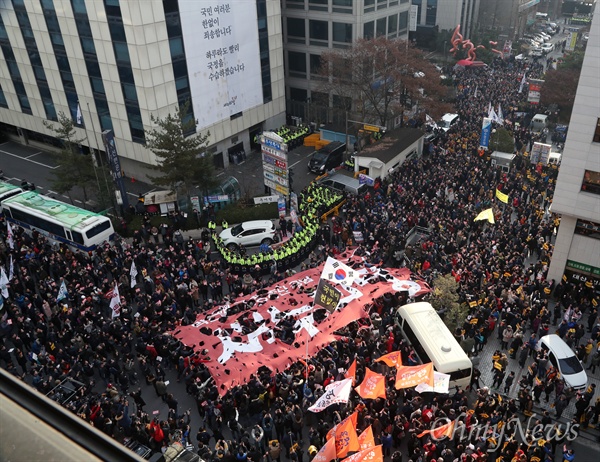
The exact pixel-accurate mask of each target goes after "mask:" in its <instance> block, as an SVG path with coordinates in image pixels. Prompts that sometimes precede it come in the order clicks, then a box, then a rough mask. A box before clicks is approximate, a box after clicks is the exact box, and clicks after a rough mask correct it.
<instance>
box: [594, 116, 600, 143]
mask: <svg viewBox="0 0 600 462" xmlns="http://www.w3.org/2000/svg"><path fill="white" fill-rule="evenodd" d="M594 143H600V117H599V118H598V120H597V121H596V130H595V131H594Z"/></svg>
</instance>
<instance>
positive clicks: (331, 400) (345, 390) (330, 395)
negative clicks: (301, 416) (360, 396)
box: [308, 377, 353, 412]
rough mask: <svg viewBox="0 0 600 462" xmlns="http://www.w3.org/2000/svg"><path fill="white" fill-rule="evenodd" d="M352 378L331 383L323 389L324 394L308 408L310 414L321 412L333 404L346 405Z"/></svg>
mask: <svg viewBox="0 0 600 462" xmlns="http://www.w3.org/2000/svg"><path fill="white" fill-rule="evenodd" d="M352 380H353V379H352V377H350V378H348V379H344V380H340V381H339V382H331V383H330V384H329V385H327V387H325V393H323V395H321V397H320V398H319V399H318V400H317V402H316V403H315V404H313V405H312V406H311V407H309V408H308V410H309V411H312V412H321V411H323V410H325V409H327V408H328V407H329V406H331V405H332V404H335V403H347V402H348V398H349V397H350V392H351V391H352Z"/></svg>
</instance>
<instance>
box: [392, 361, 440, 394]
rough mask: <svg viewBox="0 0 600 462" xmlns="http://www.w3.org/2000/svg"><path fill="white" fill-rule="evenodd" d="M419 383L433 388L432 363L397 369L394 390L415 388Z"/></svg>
mask: <svg viewBox="0 0 600 462" xmlns="http://www.w3.org/2000/svg"><path fill="white" fill-rule="evenodd" d="M420 383H425V384H427V385H429V386H430V387H433V363H427V364H421V365H419V366H399V367H398V370H397V372H396V390H399V389H401V388H410V387H416V386H417V385H419V384H420Z"/></svg>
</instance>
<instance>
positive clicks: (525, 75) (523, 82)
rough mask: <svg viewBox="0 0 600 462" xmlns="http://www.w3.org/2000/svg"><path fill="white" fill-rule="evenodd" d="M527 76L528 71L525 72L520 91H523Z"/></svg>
mask: <svg viewBox="0 0 600 462" xmlns="http://www.w3.org/2000/svg"><path fill="white" fill-rule="evenodd" d="M526 78H527V72H523V78H522V79H521V85H520V86H519V93H521V92H523V87H524V86H525V82H526V80H525V79H526Z"/></svg>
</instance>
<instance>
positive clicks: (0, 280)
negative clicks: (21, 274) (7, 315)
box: [0, 266, 8, 298]
mask: <svg viewBox="0 0 600 462" xmlns="http://www.w3.org/2000/svg"><path fill="white" fill-rule="evenodd" d="M7 285H8V278H7V277H6V272H5V271H4V266H0V292H2V296H3V297H4V298H8V288H7V287H6V286H7Z"/></svg>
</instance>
